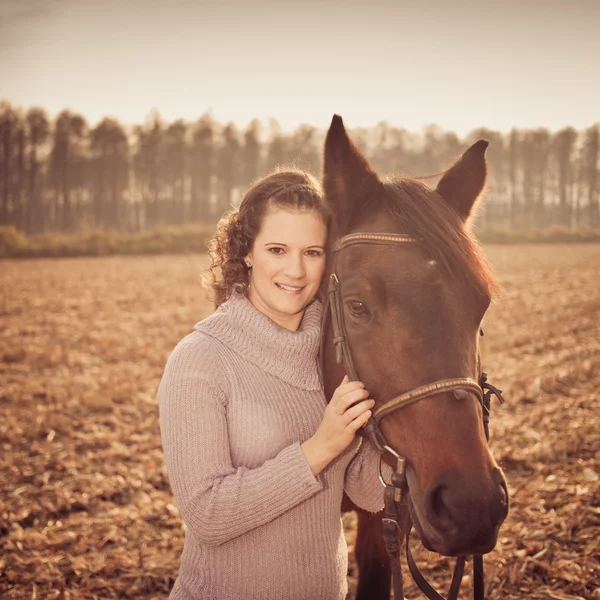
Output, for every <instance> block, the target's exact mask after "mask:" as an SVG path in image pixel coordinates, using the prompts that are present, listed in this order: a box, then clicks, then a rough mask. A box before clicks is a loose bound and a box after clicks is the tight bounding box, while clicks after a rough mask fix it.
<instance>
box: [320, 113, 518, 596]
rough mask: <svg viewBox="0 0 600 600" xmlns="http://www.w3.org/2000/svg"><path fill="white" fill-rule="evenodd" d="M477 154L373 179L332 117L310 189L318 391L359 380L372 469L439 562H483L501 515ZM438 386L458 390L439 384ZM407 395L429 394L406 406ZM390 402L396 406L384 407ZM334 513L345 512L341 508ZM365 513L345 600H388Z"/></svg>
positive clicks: (386, 573)
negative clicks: (373, 451) (317, 243)
mask: <svg viewBox="0 0 600 600" xmlns="http://www.w3.org/2000/svg"><path fill="white" fill-rule="evenodd" d="M487 145H488V143H487V142H486V141H485V140H479V141H478V142H476V143H475V144H473V145H472V146H471V147H470V148H469V149H468V150H466V151H465V152H464V154H462V156H461V157H460V158H459V159H458V160H457V161H456V162H455V163H454V165H453V166H452V167H450V168H449V169H448V170H447V171H446V172H445V173H444V174H443V175H442V177H441V179H440V180H439V183H438V184H437V187H436V188H435V189H432V188H430V187H428V186H427V185H425V184H424V183H423V182H421V181H419V180H417V179H412V178H408V177H386V178H384V177H380V176H379V175H378V174H377V173H376V172H375V170H374V169H373V168H372V167H371V166H370V164H369V162H368V161H367V159H366V158H365V156H364V155H363V154H362V153H361V152H360V150H359V149H358V148H357V147H356V146H355V144H354V143H353V142H352V141H351V139H350V137H349V135H348V133H347V131H346V129H345V127H344V123H343V120H342V118H341V117H339V116H338V115H335V116H334V118H333V120H332V122H331V126H330V128H329V130H328V132H327V136H326V140H325V147H324V160H323V177H322V183H323V189H324V193H325V197H326V199H327V202H328V203H329V206H330V208H331V212H332V223H331V227H330V240H329V247H330V249H332V250H331V252H330V260H329V264H330V266H329V272H328V273H327V274H326V276H328V277H329V284H330V289H329V291H330V296H329V298H328V301H327V303H326V307H325V311H324V315H325V317H324V323H323V330H322V349H321V364H322V375H323V383H324V389H325V394H326V395H327V397H329V398H331V397H332V395H333V392H334V390H335V388H336V386H337V385H338V384H339V382H340V380H341V379H342V378H343V376H344V375H345V374H346V372H347V371H349V370H351V371H354V370H355V371H356V373H355V374H354V376H352V375H351V374H350V373H349V375H351V379H352V378H353V377H354V378H359V377H360V379H361V380H362V381H363V382H364V383H365V386H366V389H367V390H369V393H370V397H371V398H373V399H374V400H375V406H374V408H373V414H374V415H376V414H377V412H378V410H379V411H380V412H381V411H382V410H383V411H384V413H385V418H381V419H380V420H378V421H377V423H375V421H374V420H373V417H371V419H370V422H371V421H372V420H373V422H374V423H375V425H374V426H376V430H377V432H378V434H379V435H381V439H383V440H385V442H386V445H385V448H386V449H388V450H389V452H388V451H386V452H383V450H380V451H382V452H383V460H384V461H385V462H386V463H388V464H389V465H390V466H391V467H392V468H395V469H396V470H397V471H398V473H397V474H398V475H402V477H404V480H405V487H406V489H407V496H406V500H405V502H406V504H407V505H408V513H409V515H410V519H411V520H412V523H413V524H414V527H415V530H416V532H417V534H418V536H419V537H420V540H421V542H422V544H423V545H424V547H425V548H427V549H428V550H431V551H434V552H437V553H439V554H442V555H444V556H457V557H460V556H465V555H482V554H485V553H487V552H490V551H491V550H492V549H493V548H494V547H495V545H496V542H497V538H498V532H499V528H500V525H501V524H502V522H503V521H504V520H505V518H506V516H507V514H508V506H509V501H508V491H507V487H506V481H505V478H504V475H503V473H502V471H501V469H500V467H499V466H498V464H497V463H496V461H495V460H494V457H493V456H492V454H491V452H490V450H489V448H488V444H487V423H486V422H485V419H486V415H485V414H484V413H485V411H486V406H485V403H484V402H482V395H481V393H480V392H481V391H480V386H479V384H477V383H475V382H480V381H482V380H481V364H480V358H479V337H480V333H482V332H481V322H482V319H483V317H484V314H485V312H486V310H487V308H488V306H489V304H490V302H491V300H492V298H493V297H494V294H495V293H496V292H497V286H496V284H495V282H494V279H493V277H492V275H491V272H490V269H489V267H488V265H487V263H486V260H485V258H484V256H483V254H482V252H481V250H480V248H479V246H478V245H477V242H476V241H475V239H474V237H473V236H472V234H471V233H470V232H469V229H468V224H469V220H470V218H471V217H472V216H473V214H474V211H475V207H476V205H477V202H478V199H479V198H480V196H481V194H482V191H483V189H484V186H485V181H486V176H487V167H486V160H485V151H486V148H487ZM332 286H333V288H332ZM336 294H337V296H336ZM332 303H333V304H335V306H332V305H331V304H332ZM330 310H333V312H332V313H331V314H330ZM336 311H337V312H338V313H339V314H337V315H336ZM336 320H337V330H336V331H334V330H335V325H336ZM448 381H450V382H468V384H467V383H465V384H464V385H459V384H458V383H456V384H455V385H453V386H452V385H451V386H448V385H446V384H442V385H439V382H448ZM436 382H437V383H436ZM432 383H433V385H431V384H432ZM460 387H462V388H463V389H458V388H460ZM490 387H492V386H490ZM493 389H496V388H493ZM414 390H426V391H427V392H428V393H426V394H424V393H421V392H419V393H420V395H418V397H416V400H415V398H414V397H413V400H412V401H410V402H407V401H406V398H408V397H409V396H410V397H412V396H411V394H413V392H412V391H414ZM478 390H479V391H478ZM413 396H414V394H413ZM398 398H400V400H402V399H404V400H402V402H404V403H403V404H402V406H401V408H402V410H394V411H391V410H388V408H386V407H387V406H388V405H389V403H390V402H389V401H390V399H396V400H395V401H393V402H392V404H393V403H394V402H396V404H398V402H399V401H398V400H397V399H398ZM386 403H388V404H386ZM488 403H489V398H488ZM375 439H376V440H377V439H379V438H375ZM363 443H367V440H364V441H363ZM401 458H402V460H403V461H405V462H403V468H402V473H400V472H399V471H400V469H399V468H398V465H399V464H400V459H401ZM344 508H345V509H349V508H352V507H351V506H350V505H349V501H348V499H347V498H346V499H345V504H344ZM371 517H372V516H371V515H369V514H368V513H365V512H364V511H360V510H359V511H358V531H357V541H356V546H355V548H356V558H357V563H358V568H359V584H358V590H357V600H365V599H367V598H368V599H369V600H378V599H380V598H381V599H382V600H383V599H384V598H385V599H387V598H389V596H390V568H391V566H390V561H389V559H388V557H387V556H386V554H385V551H384V550H383V544H382V540H381V533H380V531H381V519H382V515H381V514H379V515H376V516H373V517H372V518H371ZM458 579H460V576H459V577H458ZM458 583H459V584H460V581H459V582H458ZM453 586H454V584H453ZM456 593H457V594H458V591H456ZM482 594H483V592H482Z"/></svg>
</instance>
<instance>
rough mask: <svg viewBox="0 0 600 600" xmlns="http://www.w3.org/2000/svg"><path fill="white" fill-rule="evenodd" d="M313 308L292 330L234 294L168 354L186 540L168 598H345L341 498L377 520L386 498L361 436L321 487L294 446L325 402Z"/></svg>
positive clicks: (176, 485) (177, 491)
mask: <svg viewBox="0 0 600 600" xmlns="http://www.w3.org/2000/svg"><path fill="white" fill-rule="evenodd" d="M321 310H322V308H321V305H320V303H319V302H317V301H315V302H313V303H312V304H311V305H310V306H309V307H308V308H307V309H306V311H305V314H304V316H303V319H302V322H301V325H300V327H299V329H298V331H295V332H293V331H289V330H287V329H284V328H281V327H280V326H278V325H277V324H276V323H274V322H273V321H271V320H270V319H269V318H268V317H267V316H265V315H264V314H262V313H261V312H260V311H258V310H257V309H255V308H254V306H253V305H252V304H251V303H250V302H249V301H248V300H247V299H246V298H245V297H244V296H241V295H233V296H232V297H231V298H230V299H229V300H228V301H227V302H225V303H224V304H223V305H222V306H221V307H220V308H219V309H218V310H217V311H216V312H215V313H214V314H213V315H211V316H210V317H208V318H207V319H205V320H203V321H201V322H200V323H198V324H197V325H196V326H195V331H194V332H192V333H191V334H189V335H188V336H187V337H185V338H184V339H183V340H182V341H181V342H180V343H179V344H178V345H177V347H176V348H175V350H174V351H173V353H172V354H171V356H170V358H169V360H168V362H167V366H166V369H165V373H164V376H163V379H162V382H161V384H160V388H159V391H158V400H159V408H160V427H161V435H162V443H163V447H164V452H165V457H166V464H167V470H168V473H169V479H170V483H171V487H172V490H173V494H174V496H175V501H176V504H177V506H178V508H179V511H180V513H181V515H182V517H183V520H184V522H185V525H186V535H185V544H184V549H183V554H182V556H181V567H180V571H179V576H178V578H177V581H176V583H175V586H174V588H173V590H172V592H171V595H170V598H172V599H178V600H179V599H186V600H188V599H198V600H309V599H310V600H341V599H343V598H345V596H346V592H347V584H346V571H347V548H346V542H345V538H344V534H343V530H342V524H341V519H340V503H341V500H342V493H343V491H344V490H345V491H346V492H347V494H348V495H349V496H350V498H351V499H352V500H353V501H354V502H355V503H356V504H358V505H360V506H362V507H364V508H365V509H367V510H370V511H373V512H375V511H378V510H380V509H381V508H383V488H382V487H381V484H380V483H379V481H378V478H377V457H376V454H375V452H374V451H373V450H372V449H371V447H370V444H367V443H364V444H362V445H361V439H360V438H358V437H357V438H356V439H355V440H354V442H353V443H352V444H351V446H350V447H349V448H348V449H347V450H346V451H345V452H344V453H343V454H342V455H340V456H339V457H338V458H337V459H335V460H334V461H333V462H332V463H330V464H329V465H328V466H327V467H326V468H325V469H324V470H323V471H322V472H321V473H320V474H319V475H318V476H317V477H315V476H314V475H313V474H312V471H311V469H310V467H309V465H308V463H307V461H306V459H305V457H304V453H303V452H302V449H301V448H300V443H301V442H304V441H305V440H307V439H308V438H310V437H311V436H312V435H313V434H314V433H315V431H316V430H317V427H318V426H319V424H320V422H321V420H322V418H323V411H324V409H325V405H326V402H327V401H326V399H325V397H324V394H323V391H322V388H321V385H320V381H319V375H318V369H317V353H318V341H319V328H320V321H321Z"/></svg>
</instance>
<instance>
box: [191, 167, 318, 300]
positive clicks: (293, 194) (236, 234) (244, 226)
mask: <svg viewBox="0 0 600 600" xmlns="http://www.w3.org/2000/svg"><path fill="white" fill-rule="evenodd" d="M271 207H277V208H283V209H293V210H307V211H314V212H315V213H316V214H317V215H318V217H319V218H320V219H321V220H322V221H323V223H325V225H326V226H327V227H329V210H328V209H327V206H326V204H325V201H324V199H323V192H322V189H321V186H320V184H319V182H318V181H317V180H316V179H315V178H314V177H313V176H312V175H310V174H309V173H306V172H305V171H301V170H299V169H285V170H283V169H278V170H276V171H274V172H273V173H271V174H269V175H267V176H266V177H263V178H262V179H259V180H257V181H256V182H255V183H254V184H253V185H252V187H251V188H250V189H249V190H248V191H247V192H246V194H245V195H244V197H243V198H242V202H241V204H240V207H239V208H238V209H237V210H231V211H229V212H227V213H225V214H224V215H223V217H222V218H221V219H220V220H219V223H218V224H217V231H216V232H215V234H214V236H213V237H212V238H211V239H210V240H209V241H208V244H207V245H208V252H209V254H210V257H211V265H210V266H209V268H208V269H207V270H206V271H205V273H204V275H203V277H202V280H203V284H204V286H205V287H206V288H208V289H212V290H213V292H214V301H215V305H216V306H217V307H218V306H220V305H221V304H222V303H223V302H225V300H227V298H229V296H230V295H231V293H232V291H234V290H235V291H237V292H241V293H243V294H247V290H248V280H249V268H248V267H247V266H246V263H245V261H244V259H245V258H246V257H247V256H248V253H249V252H250V251H251V250H252V247H253V245H254V240H255V239H256V236H257V235H258V233H259V231H260V228H261V225H262V221H263V218H264V216H265V214H266V213H267V210H268V209H269V208H271Z"/></svg>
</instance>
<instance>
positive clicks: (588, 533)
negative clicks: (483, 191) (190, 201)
mask: <svg viewBox="0 0 600 600" xmlns="http://www.w3.org/2000/svg"><path fill="white" fill-rule="evenodd" d="M486 251H487V255H488V257H489V258H490V261H491V263H492V265H493V267H494V271H495V273H496V275H497V278H498V280H499V282H500V284H501V285H502V286H503V288H504V292H503V299H502V300H500V301H499V302H497V303H496V304H494V305H493V306H492V307H491V309H490V310H489V312H488V315H487V317H486V320H485V324H484V328H485V337H484V338H483V341H484V347H483V358H484V368H485V370H486V371H487V372H488V373H489V374H490V378H491V381H492V382H493V383H495V384H496V385H499V386H500V387H501V388H502V389H503V390H504V392H505V397H506V399H507V404H505V405H504V406H502V407H499V406H498V405H494V406H493V413H492V424H491V432H492V440H491V446H492V449H493V451H494V453H495V456H496V457H497V459H498V460H499V462H500V464H501V465H502V466H503V468H504V470H505V472H506V474H507V478H508V482H509V490H510V495H511V502H512V506H511V512H510V515H509V518H508V520H507V522H506V523H505V525H504V526H503V529H502V531H501V535H500V541H499V544H498V546H497V548H496V550H495V551H494V552H493V553H492V554H490V555H489V556H488V557H486V565H487V566H486V579H487V582H488V590H489V592H488V596H489V598H490V599H492V598H503V599H517V598H519V599H520V598H532V599H540V600H541V599H548V598H551V599H556V600H567V599H577V598H583V599H586V600H587V599H600V567H599V564H600V541H599V540H600V483H599V478H598V475H599V473H600V468H599V466H598V463H599V460H600V433H599V430H600V427H599V417H598V414H599V411H598V406H599V402H598V387H599V383H600V280H599V279H600V277H599V275H600V272H599V270H598V264H600V245H596V244H593V245H585V246H577V245H568V246H560V245H549V246H545V245H538V246H492V247H488V248H487V249H486ZM203 261H204V259H203V257H199V256H161V257H128V258H120V257H111V258H102V259H58V260H34V261H2V262H0V286H1V289H2V294H1V296H0V339H1V346H0V415H1V416H2V419H1V420H0V448H1V451H2V452H1V454H0V489H1V492H2V493H1V495H0V596H1V597H2V598H28V599H29V598H32V599H36V598H41V599H46V598H48V599H51V598H65V599H68V598H71V599H79V598H86V599H87V598H138V599H139V598H148V599H150V598H157V599H158V598H166V597H167V595H168V591H169V589H170V587H171V585H172V583H173V581H174V577H175V575H176V572H177V568H178V561H179V555H180V552H181V550H182V544H183V529H182V523H181V520H180V518H179V516H178V513H177V510H176V508H175V506H174V505H173V499H172V496H171V493H170V489H169V485H168V481H167V477H166V472H165V468H164V462H163V457H162V451H161V447H160V435H159V430H158V421H157V412H158V411H157V405H156V400H155V396H156V389H157V386H158V382H159V380H160V377H161V375H162V370H163V367H164V363H165V360H166V358H167V356H168V354H169V352H170V351H171V350H172V348H173V347H174V345H175V344H176V342H177V341H178V340H179V339H180V338H181V337H183V336H184V335H185V334H186V333H187V332H189V331H190V329H191V326H192V325H193V324H194V323H195V322H196V321H198V320H200V319H202V318H203V317H205V316H207V315H208V314H209V313H210V312H211V306H210V303H208V302H207V301H206V299H205V295H204V292H203V290H202V289H201V288H200V285H199V278H198V273H199V270H200V268H201V266H202V265H203ZM344 523H345V526H346V533H347V539H348V543H349V547H350V550H351V554H352V548H353V543H354V528H353V523H354V519H353V516H352V515H345V516H344ZM417 554H418V555H419V557H420V563H421V565H422V568H423V571H424V573H425V574H426V576H427V577H428V578H430V579H431V580H433V581H434V582H435V583H436V584H437V585H438V586H439V587H440V589H442V590H446V589H447V587H448V581H449V569H450V566H451V564H452V561H448V560H446V559H444V558H441V557H439V556H437V555H433V554H429V553H427V552H425V551H422V550H420V551H418V552H417ZM349 581H350V588H351V591H352V590H353V588H354V582H355V569H354V565H353V562H352V556H351V567H350V574H349ZM463 588H464V589H463V594H462V595H461V598H468V597H469V590H470V573H469V572H467V573H466V575H465V581H464V586H463ZM351 595H352V593H351ZM350 597H351V596H350ZM417 597H419V596H418V594H416V592H415V590H414V587H410V586H409V587H408V589H407V598H417Z"/></svg>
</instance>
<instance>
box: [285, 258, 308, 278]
mask: <svg viewBox="0 0 600 600" xmlns="http://www.w3.org/2000/svg"><path fill="white" fill-rule="evenodd" d="M284 273H285V274H286V275H287V276H288V277H293V278H294V279H300V277H304V275H305V274H306V269H305V267H304V262H303V261H302V259H301V258H298V257H293V256H291V257H290V259H289V260H288V261H286V265H285V269H284Z"/></svg>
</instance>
